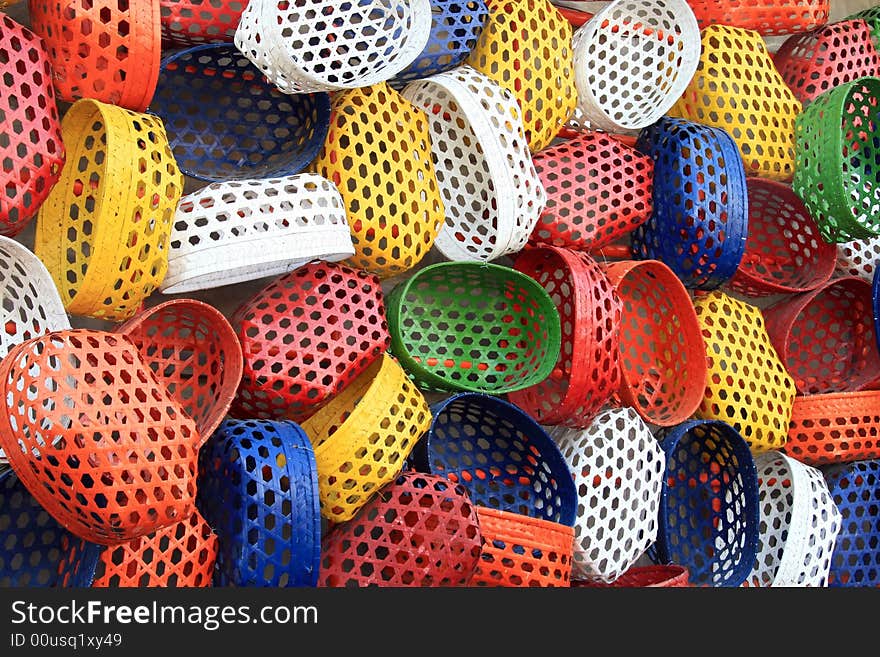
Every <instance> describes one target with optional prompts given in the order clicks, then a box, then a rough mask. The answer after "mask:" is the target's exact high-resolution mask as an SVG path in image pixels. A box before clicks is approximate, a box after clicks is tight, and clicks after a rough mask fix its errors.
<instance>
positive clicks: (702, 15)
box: [687, 0, 831, 36]
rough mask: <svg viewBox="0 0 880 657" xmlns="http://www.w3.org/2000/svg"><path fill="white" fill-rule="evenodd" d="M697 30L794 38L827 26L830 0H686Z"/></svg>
mask: <svg viewBox="0 0 880 657" xmlns="http://www.w3.org/2000/svg"><path fill="white" fill-rule="evenodd" d="M687 3H688V4H689V5H690V6H691V9H693V10H694V15H695V16H696V17H697V23H698V24H699V26H700V29H701V30H702V29H703V28H705V27H707V26H709V25H714V24H719V25H730V26H731V27H741V28H745V29H748V30H755V31H756V32H758V33H760V34H762V35H763V36H776V35H782V34H797V33H799V32H807V31H809V30H814V29H816V28H817V27H820V26H822V25H824V24H825V23H827V22H828V16H829V11H830V4H831V3H830V2H829V0H687Z"/></svg>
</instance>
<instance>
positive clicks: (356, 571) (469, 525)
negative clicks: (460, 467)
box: [318, 472, 482, 587]
mask: <svg viewBox="0 0 880 657" xmlns="http://www.w3.org/2000/svg"><path fill="white" fill-rule="evenodd" d="M481 545H482V534H480V526H479V523H478V521H477V513H476V510H475V509H474V507H473V505H472V504H471V501H470V498H469V497H468V494H467V491H466V490H465V488H464V487H463V486H461V485H459V484H453V483H451V482H450V481H448V480H446V479H444V478H442V477H437V476H434V475H426V474H419V473H417V472H405V473H403V474H401V475H400V476H399V477H398V478H397V479H396V480H395V481H394V482H393V483H390V484H388V485H387V486H385V487H384V488H383V489H382V490H381V491H380V492H379V494H378V495H377V496H376V497H374V498H373V499H372V501H370V502H368V503H367V505H366V506H364V507H363V508H362V509H361V510H360V512H359V513H358V515H357V516H355V517H354V518H353V519H352V520H350V521H348V522H346V523H344V524H341V525H337V526H336V527H334V528H333V529H332V530H331V531H330V532H329V533H328V534H327V535H326V536H325V537H324V540H323V541H322V542H321V575H320V579H319V581H318V586H325V587H346V586H347V587H364V586H391V587H407V586H432V587H438V586H464V585H466V584H468V582H469V581H470V578H471V575H472V574H473V572H474V568H476V566H477V560H478V559H479V558H480V550H481Z"/></svg>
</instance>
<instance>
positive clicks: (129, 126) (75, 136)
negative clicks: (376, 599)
mask: <svg viewBox="0 0 880 657" xmlns="http://www.w3.org/2000/svg"><path fill="white" fill-rule="evenodd" d="M61 127H62V135H63V138H64V143H65V145H66V147H67V151H68V158H69V162H71V163H75V165H71V166H66V167H64V169H63V170H62V172H61V178H60V180H59V181H58V184H57V185H55V187H54V188H53V189H52V192H51V193H50V194H49V197H48V198H47V199H46V201H45V203H43V205H42V206H41V207H40V213H39V216H38V218H37V229H36V237H35V239H34V253H36V254H37V256H39V258H40V259H41V260H42V261H43V263H44V264H45V265H46V268H47V269H48V270H49V273H50V274H51V275H52V278H53V280H54V281H55V285H56V286H57V287H58V291H59V292H60V293H61V300H62V301H63V302H64V306H65V308H66V309H67V312H69V313H70V314H72V315H86V316H89V317H95V318H98V319H103V320H108V321H112V322H118V321H122V320H125V319H128V318H129V317H131V316H132V315H133V314H134V313H135V312H137V310H138V308H139V307H140V305H141V303H142V302H143V301H144V299H146V298H147V297H148V296H149V295H150V294H151V293H152V292H153V291H154V290H155V289H156V287H158V285H159V284H160V283H161V282H162V279H163V278H164V277H165V272H166V271H167V268H168V241H169V240H168V238H169V235H170V233H171V226H172V221H173V218H174V210H175V208H176V207H177V203H178V201H179V200H180V195H181V192H182V191H183V176H182V175H181V174H180V171H179V170H178V169H177V164H176V163H175V161H174V156H173V155H172V153H171V148H170V147H169V145H168V141H167V139H166V135H165V128H164V127H163V125H162V121H161V120H160V119H158V118H157V117H154V116H150V115H148V114H138V113H135V112H131V111H129V110H126V109H122V108H121V107H116V106H114V105H107V104H104V103H101V102H98V101H95V100H88V99H83V100H79V101H77V102H76V103H74V104H73V105H72V106H71V107H70V109H69V110H68V111H67V113H66V114H65V115H64V120H63V121H62V123H61Z"/></svg>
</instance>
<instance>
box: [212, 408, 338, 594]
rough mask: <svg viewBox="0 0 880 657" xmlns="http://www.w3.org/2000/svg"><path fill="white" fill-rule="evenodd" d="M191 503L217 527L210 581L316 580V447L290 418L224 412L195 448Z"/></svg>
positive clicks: (280, 583) (276, 583) (292, 583)
mask: <svg viewBox="0 0 880 657" xmlns="http://www.w3.org/2000/svg"><path fill="white" fill-rule="evenodd" d="M198 491H199V492H198V497H197V499H196V505H197V506H198V508H199V512H200V513H201V514H202V515H203V516H204V518H205V520H206V521H207V522H208V524H209V525H211V527H213V528H214V530H215V532H216V533H217V537H218V541H219V551H218V554H217V565H216V571H215V578H214V585H215V586H229V585H233V586H270V587H296V586H315V585H316V584H317V580H318V570H319V568H320V559H321V514H320V509H319V503H318V475H317V470H316V468H315V454H314V452H313V451H312V446H311V443H310V442H309V439H308V437H307V436H306V434H305V433H304V432H303V430H302V429H301V428H300V427H299V425H297V424H296V423H294V422H290V421H269V420H226V421H224V422H223V423H222V424H221V425H220V427H219V428H218V429H217V431H216V432H215V433H214V434H213V435H212V436H211V438H210V439H209V440H208V442H207V443H205V445H204V446H203V447H202V449H201V451H200V452H199V480H198Z"/></svg>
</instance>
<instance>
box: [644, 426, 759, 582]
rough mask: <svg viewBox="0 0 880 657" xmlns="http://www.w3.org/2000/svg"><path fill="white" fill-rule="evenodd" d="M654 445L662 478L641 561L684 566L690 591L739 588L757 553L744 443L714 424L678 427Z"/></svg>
mask: <svg viewBox="0 0 880 657" xmlns="http://www.w3.org/2000/svg"><path fill="white" fill-rule="evenodd" d="M658 438H659V439H660V440H661V444H662V446H663V451H664V452H665V453H666V471H665V475H664V480H663V489H662V492H661V495H660V514H659V522H658V530H657V541H656V543H655V544H654V545H653V546H652V548H651V550H649V555H650V556H651V557H652V559H653V560H654V561H655V563H660V564H669V563H675V564H679V565H682V566H685V567H687V569H688V571H689V572H690V583H691V585H693V586H730V587H736V586H740V585H741V584H742V583H743V582H744V581H745V580H746V577H748V575H749V573H750V572H751V569H752V566H753V565H754V563H755V557H756V555H757V551H758V530H759V516H758V513H759V494H758V473H757V470H756V469H755V462H754V459H753V458H752V453H751V452H750V451H749V446H748V443H746V441H745V440H744V439H743V437H742V436H741V435H740V434H739V432H738V431H737V430H736V429H734V428H733V427H731V426H730V425H729V424H727V423H725V422H721V421H719V420H691V421H688V422H684V423H683V424H680V425H677V426H675V427H672V428H670V429H667V430H665V431H661V432H660V433H659V434H658ZM728 497H729V499H726V498H728Z"/></svg>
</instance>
